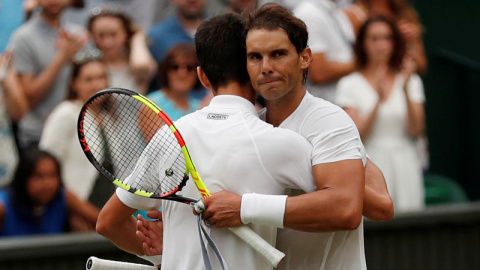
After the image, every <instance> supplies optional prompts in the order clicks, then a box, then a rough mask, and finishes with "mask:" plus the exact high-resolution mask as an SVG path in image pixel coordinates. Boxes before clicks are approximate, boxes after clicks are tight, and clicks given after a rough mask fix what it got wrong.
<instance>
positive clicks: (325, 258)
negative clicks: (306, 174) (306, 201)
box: [261, 93, 366, 270]
mask: <svg viewBox="0 0 480 270" xmlns="http://www.w3.org/2000/svg"><path fill="white" fill-rule="evenodd" d="M261 116H262V117H263V118H264V116H265V114H264V112H262V114H261ZM280 127H281V128H286V129H290V130H293V131H295V132H297V133H299V134H301V135H302V136H303V137H305V138H307V140H308V141H309V142H310V143H311V144H312V145H313V153H312V164H313V165H317V164H322V163H329V162H336V161H340V160H347V159H362V162H363V164H364V165H365V164H366V152H365V148H364V146H363V144H362V141H361V140H360V135H359V133H358V130H357V128H356V126H355V123H354V122H353V121H352V119H351V118H350V117H349V116H348V115H347V114H346V113H345V111H343V110H342V109H341V108H340V107H338V106H336V105H334V104H332V103H330V102H328V101H325V100H323V99H320V98H316V97H314V96H312V95H311V94H309V93H306V94H305V96H304V98H303V100H302V102H301V103H300V105H299V106H298V108H297V109H296V110H295V111H294V112H293V113H292V114H291V115H290V116H289V117H288V118H287V119H285V121H283V122H282V124H281V125H280ZM277 248H278V249H280V250H281V251H283V252H284V253H285V254H286V257H285V261H284V262H283V264H281V265H280V266H279V267H278V269H284V270H287V269H288V270H291V269H305V270H320V269H321V270H323V269H325V270H357V269H362V270H364V269H366V263H365V252H364V242H363V222H362V223H361V224H360V226H359V227H358V228H357V229H355V230H352V231H336V232H325V233H310V232H300V231H295V230H292V229H286V228H285V229H279V232H278V236H277Z"/></svg>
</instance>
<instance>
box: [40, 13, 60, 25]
mask: <svg viewBox="0 0 480 270" xmlns="http://www.w3.org/2000/svg"><path fill="white" fill-rule="evenodd" d="M40 18H42V20H43V21H44V22H45V23H46V24H47V25H49V26H51V27H53V28H59V27H60V16H50V15H47V14H45V13H44V12H42V13H40Z"/></svg>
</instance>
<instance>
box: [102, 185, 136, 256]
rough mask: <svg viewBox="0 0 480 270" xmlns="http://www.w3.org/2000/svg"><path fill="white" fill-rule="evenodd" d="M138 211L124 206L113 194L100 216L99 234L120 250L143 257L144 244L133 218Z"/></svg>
mask: <svg viewBox="0 0 480 270" xmlns="http://www.w3.org/2000/svg"><path fill="white" fill-rule="evenodd" d="M135 211H136V209H133V208H130V207H128V206H126V205H125V204H123V203H122V202H121V201H120V199H119V198H118V197H117V194H113V195H112V197H111V198H110V200H108V202H107V203H106V204H105V205H104V206H103V208H102V210H101V211H100V215H99V216H98V221H97V227H96V229H97V232H98V233H99V234H100V235H102V236H103V237H105V238H106V239H108V240H109V241H110V242H112V243H113V244H115V245H116V246H117V247H119V248H120V249H122V250H124V251H127V252H130V253H133V254H137V255H143V254H144V252H143V249H142V242H141V240H140V239H139V238H137V236H136V235H135V233H136V226H137V221H136V220H135V218H134V217H133V213H135Z"/></svg>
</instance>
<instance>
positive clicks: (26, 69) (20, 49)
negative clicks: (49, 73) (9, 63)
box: [11, 32, 39, 74]
mask: <svg viewBox="0 0 480 270" xmlns="http://www.w3.org/2000/svg"><path fill="white" fill-rule="evenodd" d="M11 45H12V47H13V51H14V57H13V66H14V67H15V69H16V71H17V72H18V73H19V74H22V73H36V72H37V70H39V67H38V64H36V63H35V59H36V58H35V57H34V53H33V48H32V47H31V46H29V41H28V40H27V39H26V38H25V37H24V35H22V34H21V32H15V33H14V35H13V36H12V40H11Z"/></svg>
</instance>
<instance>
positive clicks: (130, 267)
mask: <svg viewBox="0 0 480 270" xmlns="http://www.w3.org/2000/svg"><path fill="white" fill-rule="evenodd" d="M86 268H87V270H158V269H159V268H157V267H155V266H150V265H145V264H138V263H129V262H119V261H111V260H104V259H99V258H97V257H94V256H91V257H90V258H88V260H87V267H86Z"/></svg>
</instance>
